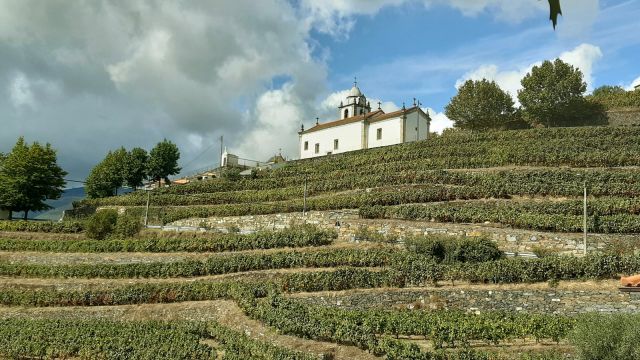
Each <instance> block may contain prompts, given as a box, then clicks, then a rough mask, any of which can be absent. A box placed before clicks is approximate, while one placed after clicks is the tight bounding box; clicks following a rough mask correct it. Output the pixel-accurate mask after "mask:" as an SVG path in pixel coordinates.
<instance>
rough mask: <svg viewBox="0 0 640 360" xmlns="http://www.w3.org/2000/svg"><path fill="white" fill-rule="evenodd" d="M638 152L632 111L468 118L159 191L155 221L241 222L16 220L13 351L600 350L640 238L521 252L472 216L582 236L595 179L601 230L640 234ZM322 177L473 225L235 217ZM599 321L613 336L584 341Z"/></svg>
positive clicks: (101, 354) (427, 218)
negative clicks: (116, 225) (626, 120)
mask: <svg viewBox="0 0 640 360" xmlns="http://www.w3.org/2000/svg"><path fill="white" fill-rule="evenodd" d="M639 160H640V130H634V129H631V130H629V129H625V130H621V129H610V128H584V129H539V130H538V129H537V130H527V131H514V132H496V133H480V134H469V133H454V134H449V135H447V136H443V137H437V138H434V139H432V140H429V141H427V142H421V143H415V144H406V145H400V146H394V147H388V148H380V149H372V150H368V151H362V152H354V153H350V154H343V155H337V156H332V157H326V158H319V159H314V160H305V161H297V162H293V163H290V164H288V165H287V166H285V167H283V168H281V169H277V170H273V171H271V172H268V173H263V174H260V175H259V176H258V177H257V178H255V179H244V180H240V181H237V182H232V181H226V180H212V181H209V182H201V183H195V184H189V185H185V186H174V187H170V188H165V189H161V190H158V191H154V192H153V193H152V194H151V204H152V207H151V209H152V212H151V217H150V218H151V219H152V221H153V222H154V223H158V224H159V223H163V224H170V223H172V222H179V221H191V222H195V223H197V224H200V223H203V224H204V225H206V226H203V227H206V228H218V227H222V228H223V229H225V231H223V232H221V231H219V230H212V231H208V232H204V231H199V232H183V233H179V232H173V231H161V230H144V231H142V232H141V233H140V234H138V235H136V236H134V237H131V238H126V239H120V238H111V239H107V240H90V239H88V238H86V236H85V234H84V232H83V229H84V227H85V223H84V221H85V220H83V219H81V218H80V219H77V220H75V221H69V222H66V223H63V224H49V223H22V222H17V221H15V222H0V277H1V278H2V280H3V281H2V282H1V283H0V357H6V358H109V359H156V358H167V359H216V358H224V359H333V358H335V359H383V358H385V359H565V358H577V357H584V358H589V357H588V356H585V354H586V352H585V349H586V348H587V347H588V346H591V345H585V343H588V344H592V345H593V346H596V345H597V344H598V341H597V339H598V338H603V339H605V340H606V341H613V340H611V338H606V337H603V336H600V335H598V334H597V333H596V332H597V331H600V330H601V329H606V328H607V326H603V325H602V326H601V325H597V324H606V323H607V321H611V319H612V318H610V317H608V316H599V317H591V316H589V315H588V314H585V313H589V312H603V311H607V312H634V311H635V310H633V309H635V308H637V306H638V305H640V304H638V303H637V300H634V299H632V298H630V297H629V295H628V294H627V295H620V294H619V293H618V290H617V288H616V280H615V279H616V277H617V276H618V275H619V274H631V273H636V272H640V255H633V252H632V251H630V252H629V251H621V249H620V247H621V246H622V245H621V244H615V243H614V242H613V240H612V241H610V242H611V243H610V244H608V245H610V247H603V248H602V249H601V250H600V251H595V250H593V251H591V252H590V254H588V255H587V256H585V257H582V256H575V255H558V254H549V253H545V252H544V251H540V252H539V255H541V257H539V258H528V257H527V258H525V257H506V256H505V255H504V254H503V253H502V251H501V250H503V249H501V246H502V244H501V243H500V242H494V241H492V239H488V238H482V237H480V238H478V237H477V236H475V235H474V234H472V233H473V231H471V230H472V229H476V228H478V227H481V228H489V229H509V230H510V231H511V230H513V231H534V230H535V231H540V232H545V231H553V232H554V233H553V234H554V235H553V236H555V237H558V238H560V237H562V236H565V235H566V236H571V235H572V233H575V232H580V231H582V228H581V226H582V222H581V221H582V218H581V211H582V207H581V206H582V203H581V199H580V196H581V194H582V186H583V183H584V182H585V181H586V182H587V184H588V188H589V193H590V197H589V222H588V225H589V231H590V232H598V233H601V235H599V236H601V238H600V239H608V238H607V236H611V237H612V238H611V239H613V238H614V237H615V236H627V237H629V238H631V239H632V240H633V239H635V237H634V236H635V235H634V234H635V233H637V232H638V230H637V229H638V228H640V221H639V220H640V202H639V200H638V198H639V197H638V194H639V193H640V187H639V186H638V184H639V183H640V182H638V180H640V169H639V168H637V167H636V166H637V165H638V164H639V163H640V161H639ZM305 177H306V178H307V185H308V194H309V198H308V199H307V203H306V205H307V209H309V210H314V211H337V210H342V209H349V210H352V211H357V212H358V213H359V214H360V217H361V219H357V221H358V223H359V224H372V226H374V225H375V226H379V229H381V231H382V230H384V229H386V228H385V226H387V225H388V224H390V223H391V222H401V224H403V226H405V227H406V228H407V229H408V228H410V224H421V223H424V224H427V225H426V226H431V227H434V228H436V227H437V228H443V229H446V228H447V226H449V227H452V228H453V227H454V226H455V227H456V228H457V227H462V228H465V227H468V229H470V230H469V233H468V235H470V236H467V237H457V236H452V235H451V234H450V232H447V231H442V232H440V233H439V234H436V235H433V234H431V235H424V234H416V233H414V232H412V231H409V230H407V231H406V232H405V233H402V234H401V236H391V235H392V234H386V233H384V234H383V233H380V232H377V231H365V230H363V231H361V232H360V233H359V235H358V237H357V238H356V239H355V240H357V241H354V238H352V237H350V236H347V233H345V231H346V230H345V229H346V228H348V222H349V220H345V221H344V223H341V224H333V223H332V224H329V225H327V224H325V223H321V222H319V223H318V224H317V225H309V224H306V225H303V224H293V223H292V224H288V225H290V227H289V228H286V229H273V227H274V226H272V227H270V228H268V226H265V229H263V230H260V231H258V232H252V231H247V230H248V229H244V228H242V227H240V228H237V227H236V228H234V227H233V226H231V225H233V224H236V223H235V222H234V221H236V220H237V218H231V217H233V216H238V215H251V216H257V215H260V214H274V219H275V218H276V217H284V218H286V217H287V216H289V215H288V214H291V213H297V214H298V215H297V216H301V215H300V214H299V213H300V212H301V211H302V208H303V199H302V196H303V183H304V179H305ZM145 201H146V198H145V196H144V194H138V193H133V194H129V195H125V196H119V197H114V198H105V199H95V200H87V201H85V202H84V203H83V204H80V205H82V206H93V207H109V206H117V207H124V208H126V213H128V214H133V215H141V214H142V212H143V211H144V204H145ZM210 216H216V217H218V218H216V220H215V221H216V223H215V224H212V223H208V222H207V221H209V220H208V217H210ZM225 219H228V220H229V222H228V223H226V222H225ZM251 219H254V220H255V221H256V222H257V221H258V220H257V218H255V217H254V218H248V220H246V221H249V222H250V221H252V220H251ZM354 221H355V220H354ZM218 222H219V223H218ZM216 224H217V225H216ZM336 225H339V226H336ZM267 228H268V229H267ZM238 230H239V231H238ZM382 232H384V231H382ZM396 235H397V234H396ZM471 235H473V236H471ZM494 240H495V239H494ZM558 241H560V240H558ZM625 245H626V246H630V247H633V246H635V242H634V241H632V242H631V244H625ZM542 250H544V249H542ZM616 250H617V251H616ZM623 250H624V249H623ZM621 253H622V254H621ZM542 255H545V256H542ZM538 297H539V298H540V299H543V300H540V301H538V300H536V299H537V298H538ZM630 318H632V319H636V320H637V316H636V317H630ZM614 320H615V319H614ZM636 323H637V321H636ZM594 324H596V325H594ZM630 328H633V326H632V325H630ZM585 329H586V330H585ZM633 329H636V328H633ZM636 330H637V329H636ZM621 331H622V330H621ZM624 331H626V330H624ZM634 331H635V330H634ZM585 332H586V333H587V334H589V332H594V335H593V337H594V339H596V340H590V341H587V342H585V341H582V340H583V339H584V338H585V336H586V335H585ZM634 333H640V332H638V331H635V332H633V331H628V332H626V333H625V334H627V335H628V336H631V335H629V334H634ZM620 338H622V339H629V338H625V337H624V336H620ZM631 343H633V342H631ZM592 358H593V357H592Z"/></svg>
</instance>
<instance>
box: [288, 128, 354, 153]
mask: <svg viewBox="0 0 640 360" xmlns="http://www.w3.org/2000/svg"><path fill="white" fill-rule="evenodd" d="M362 126H363V125H362V121H359V122H355V123H351V124H346V125H340V126H335V127H331V128H328V129H323V130H318V131H313V132H310V133H306V134H302V135H301V136H300V159H307V158H311V157H317V156H324V155H327V153H328V152H331V153H332V154H339V153H343V152H345V151H353V150H360V149H362ZM335 139H338V149H337V150H334V148H333V141H334V140H335ZM305 141H308V142H309V148H308V149H307V150H304V142H305ZM315 144H320V152H319V153H317V154H316V153H315Z"/></svg>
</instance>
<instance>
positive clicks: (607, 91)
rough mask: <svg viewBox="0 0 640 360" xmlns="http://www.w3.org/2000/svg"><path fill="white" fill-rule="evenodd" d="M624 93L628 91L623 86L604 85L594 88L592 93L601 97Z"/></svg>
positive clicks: (596, 96)
mask: <svg viewBox="0 0 640 360" xmlns="http://www.w3.org/2000/svg"><path fill="white" fill-rule="evenodd" d="M624 93H626V90H625V89H623V88H622V86H617V85H616V86H611V85H603V86H600V87H599V88H597V89H595V90H593V92H592V93H591V96H593V97H594V98H599V97H608V96H616V95H620V94H624Z"/></svg>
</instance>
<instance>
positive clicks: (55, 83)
mask: <svg viewBox="0 0 640 360" xmlns="http://www.w3.org/2000/svg"><path fill="white" fill-rule="evenodd" d="M34 9H38V11H33V10H34ZM309 31H310V29H309V28H308V27H306V26H305V24H303V23H302V22H301V21H300V19H299V18H298V14H297V12H296V9H295V8H294V7H293V6H292V4H291V3H289V2H286V1H279V0H264V1H259V2H254V1H248V0H238V1H233V2H163V1H160V2H150V1H143V0H136V1H123V2H80V3H73V4H71V3H66V2H61V1H48V2H41V1H37V0H25V1H18V2H16V1H10V0H0V89H2V90H4V91H6V94H7V96H5V97H3V98H0V112H2V113H3V116H2V119H0V122H2V124H1V126H2V129H3V130H2V131H1V132H0V144H1V145H0V151H7V150H8V149H9V148H10V146H11V144H13V142H15V139H16V138H17V137H18V136H20V135H27V139H28V140H39V141H48V142H51V143H52V144H53V146H54V147H56V148H58V149H59V157H60V159H61V162H62V163H63V166H64V167H65V168H66V169H67V170H68V171H69V172H70V173H71V175H70V176H72V177H75V178H82V177H84V176H85V175H86V174H87V173H88V170H89V168H90V167H91V166H92V164H95V163H96V162H97V161H99V160H100V159H101V158H102V157H103V156H104V154H105V153H106V152H107V150H109V149H113V148H115V147H118V146H121V145H124V146H126V147H133V146H142V147H145V148H150V147H152V146H153V145H154V144H155V143H156V142H158V141H160V140H162V138H163V137H166V138H168V139H170V140H173V141H175V142H176V143H177V144H178V145H179V147H180V149H181V152H182V161H183V162H189V161H190V160H191V159H193V158H195V156H196V155H198V154H200V153H201V152H202V150H203V149H206V148H208V147H210V146H211V145H213V144H215V143H216V141H217V139H218V137H219V136H220V135H222V134H224V135H225V142H226V143H227V144H228V145H229V146H230V147H238V148H243V149H249V150H251V152H248V153H247V154H246V155H247V156H258V157H262V156H263V155H264V154H262V153H261V150H260V147H259V146H255V145H256V143H255V142H253V143H251V142H252V141H255V140H256V139H263V138H264V136H261V134H263V133H264V132H265V131H267V130H269V131H270V130H273V129H276V131H281V130H282V129H284V128H285V127H286V125H285V124H283V123H281V121H284V119H287V118H288V117H289V116H292V114H291V113H289V112H288V111H287V104H282V103H281V104H282V107H281V108H280V109H278V108H276V106H277V105H276V104H277V101H276V98H277V94H280V93H279V91H281V92H282V94H280V96H281V98H282V99H289V100H291V101H296V102H294V105H295V106H300V109H301V111H302V112H300V113H298V115H300V116H301V117H304V116H305V115H302V114H305V113H304V112H306V111H308V109H310V108H312V107H313V104H314V102H315V101H316V99H315V96H316V94H318V93H321V92H323V91H324V87H325V84H326V73H327V71H326V65H325V64H324V63H323V61H322V59H316V58H314V57H313V56H312V51H313V49H312V46H311V45H310V41H309ZM279 76H284V77H287V78H289V79H290V84H289V85H287V87H283V88H282V89H275V90H273V89H269V84H270V83H271V80H272V79H273V78H275V77H279ZM270 102H271V103H273V105H272V106H271V108H272V110H270V111H269V110H268V109H269V108H270V107H269V105H268V104H269V103H270ZM25 110H29V113H28V114H26V113H25ZM268 117H272V118H271V119H269V118H268ZM270 121H271V122H273V124H270V123H269V122H270ZM299 121H300V120H299V119H298V120H296V121H295V123H299ZM290 122H293V121H290ZM294 125H295V124H294ZM293 128H294V127H292V129H293ZM275 134H276V135H275V136H274V135H271V137H276V138H277V137H278V134H284V133H282V132H280V133H277V132H276V133H275ZM294 134H295V131H294ZM282 137H284V135H282ZM287 141H288V139H283V138H281V139H278V141H274V142H273V144H272V143H265V144H266V145H265V146H272V145H273V146H272V147H275V148H277V147H286V146H285V145H286V144H287V143H288V142H287ZM276 142H281V143H283V144H285V145H282V146H276V145H277V144H276ZM247 144H252V145H253V146H247ZM249 150H247V151H249ZM269 151H272V150H269ZM214 159H215V160H214ZM215 163H217V155H216V156H215V157H214V156H213V153H212V154H208V155H207V156H203V158H202V160H200V161H197V162H194V163H193V166H194V167H195V166H205V165H207V164H215ZM185 170H188V169H185Z"/></svg>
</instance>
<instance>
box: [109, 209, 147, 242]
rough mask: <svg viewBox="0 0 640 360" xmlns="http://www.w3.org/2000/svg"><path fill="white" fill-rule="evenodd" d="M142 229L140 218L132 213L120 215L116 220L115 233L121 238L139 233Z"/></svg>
mask: <svg viewBox="0 0 640 360" xmlns="http://www.w3.org/2000/svg"><path fill="white" fill-rule="evenodd" d="M141 229H142V224H141V223H140V218H139V217H137V216H132V215H126V214H123V215H120V216H118V220H116V225H115V228H114V231H113V235H114V236H115V237H117V238H120V239H125V238H129V237H132V236H134V235H137V234H138V233H139V232H140V230H141Z"/></svg>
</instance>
